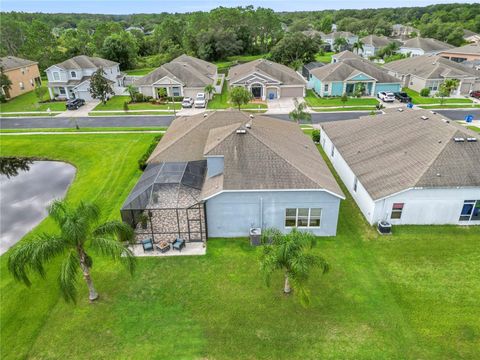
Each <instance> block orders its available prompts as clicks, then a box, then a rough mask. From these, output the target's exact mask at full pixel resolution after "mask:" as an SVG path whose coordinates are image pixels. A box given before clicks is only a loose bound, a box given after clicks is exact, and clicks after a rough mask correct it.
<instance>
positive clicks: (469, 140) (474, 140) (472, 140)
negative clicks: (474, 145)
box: [467, 137, 477, 142]
mask: <svg viewBox="0 0 480 360" xmlns="http://www.w3.org/2000/svg"><path fill="white" fill-rule="evenodd" d="M467 141H468V142H477V138H474V137H469V138H467Z"/></svg>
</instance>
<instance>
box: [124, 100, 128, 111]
mask: <svg viewBox="0 0 480 360" xmlns="http://www.w3.org/2000/svg"><path fill="white" fill-rule="evenodd" d="M123 111H128V103H127V102H126V101H124V102H123Z"/></svg>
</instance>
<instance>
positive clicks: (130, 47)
mask: <svg viewBox="0 0 480 360" xmlns="http://www.w3.org/2000/svg"><path fill="white" fill-rule="evenodd" d="M137 52H138V46H137V43H136V42H135V38H134V37H133V36H132V35H131V34H130V33H128V32H126V31H123V32H122V33H119V34H113V35H110V36H108V37H107V38H106V39H105V41H104V43H103V46H102V56H103V57H104V58H106V59H108V60H112V61H116V62H118V63H119V64H120V69H122V70H124V69H131V68H133V66H134V64H135V61H136V57H137Z"/></svg>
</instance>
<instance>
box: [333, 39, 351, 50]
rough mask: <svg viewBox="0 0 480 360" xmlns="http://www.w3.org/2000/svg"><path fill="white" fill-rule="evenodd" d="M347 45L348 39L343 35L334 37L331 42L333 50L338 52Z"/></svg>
mask: <svg viewBox="0 0 480 360" xmlns="http://www.w3.org/2000/svg"><path fill="white" fill-rule="evenodd" d="M347 46H348V41H347V39H345V38H343V37H339V38H336V39H335V41H334V42H333V49H334V50H335V52H340V51H341V50H343V49H344V48H346V47H347Z"/></svg>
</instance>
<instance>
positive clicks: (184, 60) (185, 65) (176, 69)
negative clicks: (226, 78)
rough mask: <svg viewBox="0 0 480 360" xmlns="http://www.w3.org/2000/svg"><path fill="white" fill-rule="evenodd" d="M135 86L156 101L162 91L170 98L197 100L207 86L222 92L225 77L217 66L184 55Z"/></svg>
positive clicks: (144, 77)
mask: <svg viewBox="0 0 480 360" xmlns="http://www.w3.org/2000/svg"><path fill="white" fill-rule="evenodd" d="M217 83H218V84H217ZM134 85H135V86H137V87H138V89H139V91H140V92H141V93H142V94H143V95H145V96H151V97H153V98H155V99H157V98H158V91H159V90H160V89H165V90H166V92H167V95H168V96H181V97H192V98H195V96H196V95H197V93H199V92H204V89H205V87H206V86H207V85H212V86H214V87H215V91H216V92H221V91H222V85H223V77H221V76H219V74H218V72H217V66H216V65H214V64H212V63H209V62H207V61H204V60H200V59H197V58H194V57H192V56H188V55H185V54H184V55H180V56H179V57H177V58H175V59H174V60H172V61H170V62H169V63H166V64H163V65H162V66H160V67H158V68H156V69H155V70H153V71H152V72H150V73H149V74H147V75H145V76H143V77H141V78H140V79H137V80H136V81H135V82H134Z"/></svg>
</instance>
